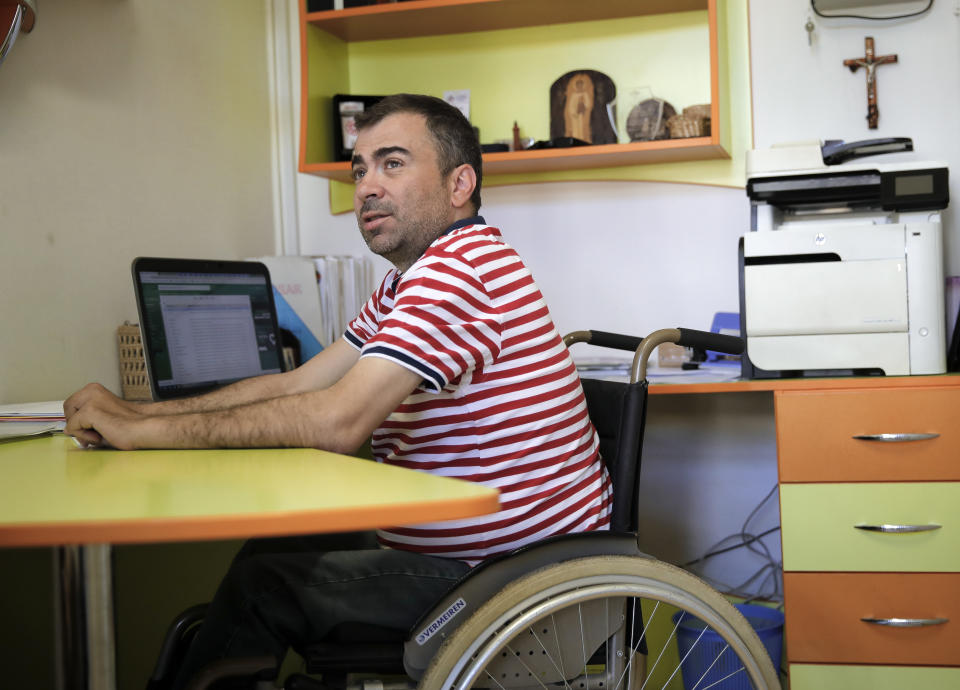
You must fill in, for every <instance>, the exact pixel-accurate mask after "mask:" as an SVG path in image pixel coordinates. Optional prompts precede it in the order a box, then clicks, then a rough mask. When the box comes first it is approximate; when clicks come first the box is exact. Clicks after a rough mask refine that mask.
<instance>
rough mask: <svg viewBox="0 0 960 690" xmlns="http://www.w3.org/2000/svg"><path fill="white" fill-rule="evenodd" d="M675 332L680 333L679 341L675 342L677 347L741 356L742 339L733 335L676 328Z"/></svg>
mask: <svg viewBox="0 0 960 690" xmlns="http://www.w3.org/2000/svg"><path fill="white" fill-rule="evenodd" d="M676 330H677V331H679V332H680V339H679V340H677V341H676V342H677V345H681V346H683V347H693V348H699V349H701V350H713V351H715V352H723V353H724V354H728V355H739V354H743V338H738V337H737V336H735V335H723V334H722V333H710V332H707V331H695V330H692V329H690V328H678V329H676Z"/></svg>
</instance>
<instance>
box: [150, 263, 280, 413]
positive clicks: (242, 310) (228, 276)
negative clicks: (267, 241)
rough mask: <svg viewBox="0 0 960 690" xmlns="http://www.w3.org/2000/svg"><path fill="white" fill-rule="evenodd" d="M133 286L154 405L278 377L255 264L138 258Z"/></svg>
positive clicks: (264, 283) (267, 293) (262, 279)
mask: <svg viewBox="0 0 960 690" xmlns="http://www.w3.org/2000/svg"><path fill="white" fill-rule="evenodd" d="M133 282H134V287H135V290H136V295H137V309H138V311H139V313H140V336H141V341H142V343H143V352H144V356H145V358H146V362H147V373H148V375H149V378H150V387H151V390H152V391H153V397H154V399H155V400H166V399H169V398H178V397H184V396H187V395H195V394H197V393H203V392H206V391H210V390H213V389H215V388H218V387H220V386H223V385H226V384H228V383H232V382H234V381H238V380H240V379H244V378H248V377H251V376H258V375H260V374H272V373H279V372H280V371H282V369H281V361H282V350H281V344H280V339H279V331H278V329H277V316H276V308H275V306H274V302H273V288H272V286H271V284H270V274H269V272H268V271H267V268H266V266H264V265H263V264H262V263H259V262H256V261H206V260H196V259H159V258H138V259H136V260H134V262H133Z"/></svg>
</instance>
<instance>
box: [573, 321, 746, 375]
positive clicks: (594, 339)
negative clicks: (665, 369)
mask: <svg viewBox="0 0 960 690" xmlns="http://www.w3.org/2000/svg"><path fill="white" fill-rule="evenodd" d="M563 342H564V344H565V345H566V346H567V347H570V346H571V345H573V344H574V343H589V344H590V345H598V346H600V347H609V348H614V349H617V350H629V351H631V352H635V353H636V354H635V355H634V357H633V366H632V367H631V369H630V381H631V382H633V383H636V382H638V381H642V380H644V379H645V378H646V377H647V360H648V359H649V358H650V355H651V354H653V352H654V350H656V349H657V347H658V346H660V345H662V344H664V343H675V344H677V345H680V346H682V347H692V348H697V349H701V350H714V351H716V352H723V353H725V354H730V355H739V354H742V353H743V350H744V343H743V339H742V338H738V337H736V336H732V335H724V334H721V333H711V332H709V331H697V330H694V329H692V328H662V329H660V330H658V331H654V332H653V333H651V334H650V335H648V336H647V337H646V338H637V337H635V336H630V335H621V334H620V333H608V332H606V331H574V332H573V333H569V334H567V335H566V336H565V337H564V339H563Z"/></svg>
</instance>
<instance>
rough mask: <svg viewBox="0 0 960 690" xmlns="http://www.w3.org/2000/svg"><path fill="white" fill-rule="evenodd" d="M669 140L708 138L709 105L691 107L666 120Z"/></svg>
mask: <svg viewBox="0 0 960 690" xmlns="http://www.w3.org/2000/svg"><path fill="white" fill-rule="evenodd" d="M667 129H669V130H670V138H671V139H684V138H686V137H707V136H710V104H709V103H707V104H705V105H691V106H687V107H686V108H684V109H683V112H682V113H681V114H678V115H674V116H673V117H671V118H670V119H669V120H667Z"/></svg>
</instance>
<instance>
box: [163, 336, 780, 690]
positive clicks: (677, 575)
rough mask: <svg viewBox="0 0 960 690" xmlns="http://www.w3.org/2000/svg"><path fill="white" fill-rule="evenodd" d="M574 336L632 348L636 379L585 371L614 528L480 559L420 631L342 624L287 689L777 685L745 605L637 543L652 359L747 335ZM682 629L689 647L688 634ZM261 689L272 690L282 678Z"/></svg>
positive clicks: (167, 667)
mask: <svg viewBox="0 0 960 690" xmlns="http://www.w3.org/2000/svg"><path fill="white" fill-rule="evenodd" d="M564 343H565V344H566V345H567V347H570V346H571V345H573V344H575V343H589V344H591V345H595V346H600V347H605V348H613V349H618V350H628V351H633V352H634V353H635V354H634V357H633V362H632V366H631V371H630V380H629V383H624V382H620V381H611V380H603V379H592V378H584V379H582V384H583V390H584V395H585V397H586V404H587V409H588V413H589V416H590V418H591V420H592V422H593V424H594V426H595V427H596V429H597V433H598V436H599V439H600V453H601V456H602V457H603V459H604V461H605V463H606V464H607V467H608V470H609V472H610V476H611V479H612V483H613V507H612V515H611V529H610V531H609V532H590V533H579V534H570V535H561V536H557V537H553V538H550V539H546V540H543V541H541V542H537V543H534V544H531V545H528V546H525V547H522V548H520V549H517V550H516V551H514V552H512V553H510V554H508V555H506V556H501V557H498V558H494V559H491V560H489V561H486V562H484V563H482V564H480V565H478V566H477V567H475V568H474V569H473V570H472V571H471V572H469V573H468V574H467V575H465V576H464V577H463V578H462V579H461V580H460V581H459V582H458V583H457V584H456V585H454V586H453V588H452V589H451V590H450V591H449V592H448V593H447V594H446V595H444V596H443V597H442V598H441V600H440V601H438V602H437V603H436V604H435V605H434V606H433V607H432V608H431V610H429V611H427V612H426V613H424V614H423V616H422V617H421V619H420V620H419V621H418V622H417V624H416V625H414V626H413V628H412V629H411V630H410V631H396V630H389V629H384V628H377V627H373V626H354V627H351V626H341V627H340V628H338V629H336V630H335V631H334V632H333V634H332V636H331V638H330V639H328V640H324V641H323V642H321V643H318V644H314V645H312V646H310V647H308V648H307V649H303V650H297V651H298V652H299V653H300V654H301V656H303V658H304V661H305V668H306V672H307V673H308V674H310V675H309V676H308V675H304V674H294V675H293V676H291V677H289V678H287V679H286V681H285V684H284V687H285V688H288V690H307V689H311V688H318V689H323V690H344V689H345V690H399V689H405V688H414V687H416V688H420V689H421V690H466V689H467V688H484V689H490V690H493V689H504V690H505V689H507V688H510V689H511V690H534V689H537V688H540V689H548V690H553V689H557V690H559V689H563V690H575V689H576V690H616V689H620V688H622V689H624V690H637V689H639V688H648V687H649V688H653V687H656V688H680V687H684V688H687V689H688V690H689V689H690V688H697V690H701V689H705V688H708V687H716V688H724V687H726V688H731V687H736V688H741V687H742V688H748V687H749V688H754V689H756V690H764V689H768V688H779V687H780V684H779V674H778V671H777V669H775V668H774V667H773V664H772V662H771V660H770V657H769V655H768V654H767V652H766V650H765V648H764V646H763V644H762V643H761V641H760V639H759V638H758V636H757V634H756V633H755V632H754V630H753V628H752V627H751V626H750V624H749V623H748V622H747V620H746V619H745V618H744V617H743V616H742V615H741V614H740V613H739V612H738V611H737V610H736V608H734V606H733V605H732V604H731V603H730V602H729V601H728V600H727V599H726V598H725V597H724V596H723V595H721V594H720V593H719V592H717V591H716V590H714V589H713V588H712V587H710V586H709V585H707V584H706V583H705V582H703V581H702V580H700V579H699V578H697V577H695V576H694V575H691V574H690V573H688V572H686V571H684V570H681V569H680V568H677V567H675V566H673V565H670V564H667V563H663V562H661V561H658V560H656V559H655V558H653V557H651V556H649V555H647V554H645V553H643V552H642V551H641V549H640V547H639V545H638V535H637V531H638V524H637V521H638V520H637V515H638V510H637V508H638V478H639V470H640V458H641V450H642V440H643V430H644V423H645V411H646V400H647V392H648V382H647V379H646V370H647V361H648V358H649V357H650V355H651V354H652V353H653V352H654V350H655V349H656V348H657V346H659V345H660V344H663V343H675V344H678V345H681V346H685V347H692V348H695V349H698V350H712V351H716V352H724V353H730V354H739V353H740V352H742V350H743V341H742V340H741V339H739V338H735V337H731V336H726V335H718V334H714V333H707V332H703V331H694V330H690V329H682V328H679V329H662V330H659V331H655V332H653V333H651V334H650V335H649V336H647V337H646V338H643V339H640V338H636V337H632V336H624V335H620V334H615V333H605V332H602V331H577V332H574V333H570V334H568V335H567V336H565V337H564ZM202 615H203V607H202V606H200V607H194V608H192V609H189V610H188V611H187V612H185V614H182V615H181V617H180V618H178V619H177V620H176V621H175V622H174V624H173V625H172V626H171V628H170V631H169V632H168V635H167V638H166V639H165V641H164V645H163V648H162V650H161V655H160V658H159V660H158V662H157V666H156V669H155V671H154V674H153V676H152V677H151V679H150V682H149V684H148V690H161V689H162V688H164V687H166V686H167V684H168V683H169V682H170V680H171V679H172V677H173V676H175V674H176V664H177V658H178V656H179V655H180V654H181V653H182V650H184V648H185V646H186V645H188V644H189V640H190V639H191V635H192V632H193V631H195V629H196V626H197V624H198V623H199V622H200V621H201V620H202ZM691 630H692V632H690V631H691ZM681 634H683V636H684V640H685V643H684V645H679V644H678V640H679V639H680V636H681ZM681 647H685V648H684V649H681ZM275 665H276V662H275V660H274V659H272V658H269V659H266V658H265V659H246V660H239V661H238V660H225V661H223V662H217V663H216V664H213V665H211V666H210V667H208V668H207V669H205V670H204V671H202V672H201V673H200V674H199V675H198V676H197V677H195V678H194V679H193V682H192V683H191V686H190V687H191V690H193V688H197V689H198V690H199V689H200V688H205V687H208V685H209V684H210V683H212V682H213V681H217V680H219V679H221V678H225V677H230V676H233V677H235V676H238V675H244V676H248V677H257V676H258V674H259V676H260V677H261V678H270V677H272V675H274V674H275V673H276V668H275ZM371 674H372V678H371ZM317 676H319V677H320V679H321V680H319V681H318V680H315V677H317ZM681 678H682V685H681V684H680V682H681ZM262 686H263V687H272V686H273V685H272V681H264V682H263V683H262ZM256 687H261V686H259V685H258V686H256Z"/></svg>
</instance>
